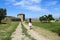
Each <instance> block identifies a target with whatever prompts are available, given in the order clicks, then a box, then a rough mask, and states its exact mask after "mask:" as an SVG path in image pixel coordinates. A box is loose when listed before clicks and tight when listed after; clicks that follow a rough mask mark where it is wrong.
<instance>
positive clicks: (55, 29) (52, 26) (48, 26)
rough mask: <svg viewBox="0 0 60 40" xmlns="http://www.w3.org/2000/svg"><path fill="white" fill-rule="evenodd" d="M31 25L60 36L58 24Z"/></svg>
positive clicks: (39, 23) (59, 25) (59, 24)
mask: <svg viewBox="0 0 60 40" xmlns="http://www.w3.org/2000/svg"><path fill="white" fill-rule="evenodd" d="M33 25H34V26H37V27H42V28H45V29H47V30H50V31H53V32H55V33H58V35H60V22H52V23H42V22H33Z"/></svg>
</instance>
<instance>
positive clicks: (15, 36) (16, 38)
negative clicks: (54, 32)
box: [11, 23, 51, 40]
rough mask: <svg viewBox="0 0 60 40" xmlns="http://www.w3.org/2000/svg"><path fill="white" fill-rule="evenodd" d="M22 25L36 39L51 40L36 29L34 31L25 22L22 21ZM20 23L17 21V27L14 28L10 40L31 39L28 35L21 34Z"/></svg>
mask: <svg viewBox="0 0 60 40" xmlns="http://www.w3.org/2000/svg"><path fill="white" fill-rule="evenodd" d="M23 25H24V27H25V28H26V29H27V33H28V34H29V35H30V36H31V37H32V38H34V39H36V40H51V38H46V37H45V36H43V35H41V34H38V32H37V31H35V30H34V29H31V30H30V28H29V26H28V25H26V24H25V23H23ZM21 27H22V25H21V23H19V25H18V27H17V28H16V31H15V32H14V33H13V34H12V36H11V37H12V40H31V39H30V38H29V37H27V36H26V35H23V33H22V28H21Z"/></svg>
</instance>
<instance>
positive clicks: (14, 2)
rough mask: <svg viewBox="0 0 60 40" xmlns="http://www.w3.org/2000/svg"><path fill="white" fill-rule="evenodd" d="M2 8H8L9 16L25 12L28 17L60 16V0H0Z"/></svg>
mask: <svg viewBox="0 0 60 40" xmlns="http://www.w3.org/2000/svg"><path fill="white" fill-rule="evenodd" d="M0 8H6V9H7V15H8V16H15V17H17V14H19V13H24V14H25V16H26V18H39V17H40V16H42V15H48V14H52V15H53V17H55V18H59V17H60V0H0Z"/></svg>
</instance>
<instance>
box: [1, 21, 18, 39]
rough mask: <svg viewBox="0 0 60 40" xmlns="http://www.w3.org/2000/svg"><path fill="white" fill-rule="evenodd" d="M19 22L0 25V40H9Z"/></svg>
mask: <svg viewBox="0 0 60 40" xmlns="http://www.w3.org/2000/svg"><path fill="white" fill-rule="evenodd" d="M18 24H19V22H10V23H7V24H0V40H11V34H12V33H13V32H14V31H15V29H16V27H17V25H18Z"/></svg>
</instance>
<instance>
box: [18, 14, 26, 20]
mask: <svg viewBox="0 0 60 40" xmlns="http://www.w3.org/2000/svg"><path fill="white" fill-rule="evenodd" d="M17 17H18V18H20V19H21V21H24V20H25V14H21V13H20V14H18V15H17Z"/></svg>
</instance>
